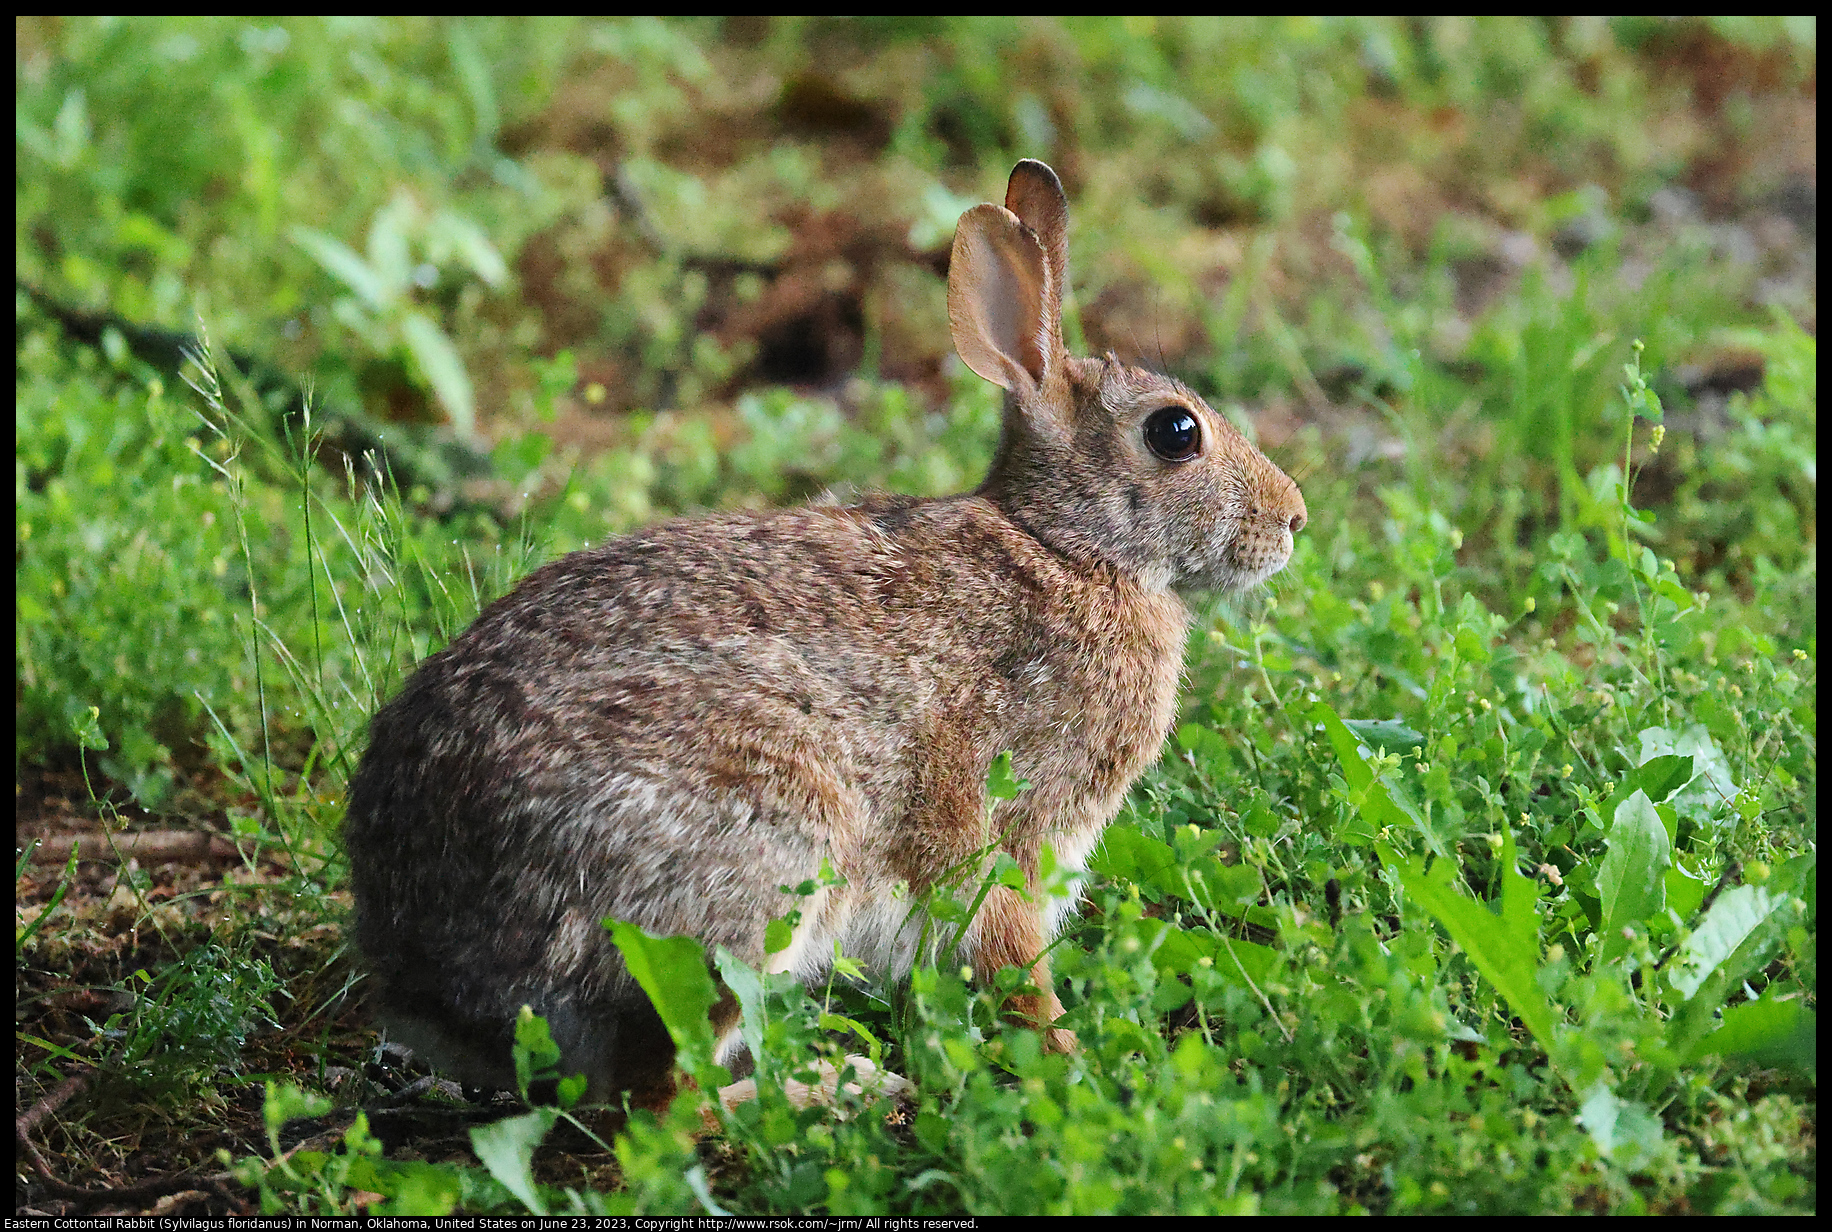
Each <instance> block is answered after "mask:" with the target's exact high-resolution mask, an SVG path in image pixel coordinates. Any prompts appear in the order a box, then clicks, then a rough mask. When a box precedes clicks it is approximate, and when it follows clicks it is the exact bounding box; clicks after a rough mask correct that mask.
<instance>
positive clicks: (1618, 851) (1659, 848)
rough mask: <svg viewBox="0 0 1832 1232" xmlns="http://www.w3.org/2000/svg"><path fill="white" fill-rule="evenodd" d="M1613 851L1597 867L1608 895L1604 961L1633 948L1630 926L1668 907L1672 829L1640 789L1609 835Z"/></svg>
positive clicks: (1601, 887) (1604, 895)
mask: <svg viewBox="0 0 1832 1232" xmlns="http://www.w3.org/2000/svg"><path fill="white" fill-rule="evenodd" d="M1604 841H1605V843H1607V845H1608V847H1609V852H1608V854H1606V855H1605V856H1604V857H1603V862H1602V864H1601V865H1599V866H1598V868H1597V891H1598V893H1599V895H1600V896H1601V897H1602V900H1603V930H1602V931H1603V961H1604V962H1609V961H1611V960H1613V959H1614V958H1616V957H1617V956H1618V955H1620V954H1622V953H1624V952H1625V951H1627V949H1628V947H1629V942H1628V938H1627V937H1626V936H1624V930H1625V929H1627V928H1628V927H1629V926H1630V925H1634V924H1640V925H1642V926H1643V927H1642V930H1641V931H1642V932H1643V933H1645V932H1646V931H1647V929H1646V925H1645V921H1647V920H1648V919H1650V918H1651V917H1652V916H1653V915H1654V914H1655V913H1656V912H1658V911H1661V910H1662V909H1664V908H1665V906H1666V881H1665V874H1666V871H1667V869H1668V868H1669V867H1670V866H1671V865H1672V863H1673V858H1672V848H1671V846H1670V845H1669V844H1668V842H1667V829H1666V827H1665V826H1663V825H1662V824H1661V823H1660V816H1659V814H1657V813H1656V812H1655V811H1654V805H1653V802H1652V801H1650V800H1649V799H1648V798H1647V795H1646V793H1644V792H1642V791H1640V790H1636V791H1635V792H1634V793H1632V794H1631V795H1630V796H1629V798H1628V799H1627V801H1625V802H1624V803H1623V804H1622V806H1621V807H1620V808H1618V809H1617V810H1616V819H1615V822H1614V823H1613V824H1612V825H1611V826H1610V828H1609V834H1608V836H1607V837H1606V838H1605V840H1604Z"/></svg>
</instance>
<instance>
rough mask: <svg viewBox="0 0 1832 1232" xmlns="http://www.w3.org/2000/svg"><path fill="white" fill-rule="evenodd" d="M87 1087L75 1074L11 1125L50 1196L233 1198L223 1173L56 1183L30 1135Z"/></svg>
mask: <svg viewBox="0 0 1832 1232" xmlns="http://www.w3.org/2000/svg"><path fill="white" fill-rule="evenodd" d="M88 1085H89V1075H88V1074H78V1075H76V1076H75V1077H74V1078H66V1079H65V1080H64V1081H63V1082H61V1083H59V1084H58V1085H57V1086H56V1087H54V1088H52V1090H51V1091H50V1092H49V1093H48V1094H47V1095H45V1097H44V1098H43V1099H41V1100H39V1101H38V1102H37V1103H36V1104H33V1105H32V1107H31V1108H30V1109H28V1110H27V1111H26V1112H25V1113H24V1114H23V1115H22V1116H20V1117H19V1119H18V1120H17V1121H15V1122H14V1123H13V1132H14V1136H15V1137H16V1139H17V1140H18V1143H19V1149H20V1150H21V1151H23V1152H25V1157H26V1159H28V1160H29V1161H31V1164H32V1170H33V1171H35V1172H37V1173H38V1176H39V1179H40V1180H41V1181H42V1182H43V1184H44V1186H45V1188H46V1189H48V1190H50V1191H51V1193H52V1194H53V1195H54V1196H56V1197H59V1198H67V1199H69V1200H71V1201H73V1202H81V1203H85V1204H88V1203H95V1202H134V1201H138V1200H140V1199H143V1198H161V1197H164V1196H166V1195H167V1194H174V1193H182V1192H183V1191H185V1190H187V1189H197V1188H199V1187H200V1186H208V1187H210V1188H211V1189H214V1190H216V1191H218V1192H219V1193H223V1194H224V1195H225V1196H231V1197H232V1196H233V1194H230V1193H229V1191H228V1189H227V1186H228V1185H229V1184H230V1183H231V1182H232V1181H234V1180H235V1175H234V1173H232V1172H226V1171H225V1172H211V1173H201V1172H195V1171H193V1172H178V1173H174V1174H172V1175H171V1176H156V1177H152V1178H151V1179H149V1180H145V1181H141V1182H140V1183H139V1184H137V1185H123V1186H120V1187H118V1188H114V1189H82V1188H79V1187H78V1186H75V1185H71V1184H69V1183H67V1182H65V1181H62V1180H60V1179H58V1176H57V1174H56V1173H54V1172H53V1171H51V1165H50V1164H49V1163H47V1162H46V1161H45V1157H44V1155H43V1153H42V1152H40V1151H39V1149H38V1144H37V1143H35V1142H33V1141H32V1131H33V1130H34V1129H36V1128H37V1127H38V1125H39V1123H40V1122H41V1121H43V1120H44V1119H45V1118H46V1117H48V1116H50V1115H51V1114H52V1113H53V1112H56V1111H57V1110H58V1109H59V1108H60V1107H62V1106H63V1105H64V1104H67V1103H69V1102H70V1100H71V1098H72V1097H73V1096H75V1095H76V1094H77V1093H78V1092H80V1091H82V1090H83V1089H84V1088H86V1087H87V1086H88ZM342 1134H343V1130H341V1129H333V1130H328V1131H326V1132H325V1133H322V1134H318V1135H316V1136H314V1137H311V1138H307V1139H306V1140H305V1141H303V1142H300V1143H298V1144H297V1145H295V1146H294V1147H293V1148H292V1150H289V1151H287V1152H286V1153H285V1154H283V1155H281V1156H280V1158H279V1159H278V1160H276V1161H275V1162H276V1163H278V1162H281V1161H283V1160H286V1159H290V1158H291V1157H292V1156H293V1155H294V1154H295V1153H296V1152H298V1151H302V1150H305V1149H306V1148H307V1147H311V1148H313V1149H316V1148H318V1147H321V1146H328V1145H329V1144H330V1143H331V1142H333V1141H335V1140H336V1139H337V1138H339V1137H341V1136H342Z"/></svg>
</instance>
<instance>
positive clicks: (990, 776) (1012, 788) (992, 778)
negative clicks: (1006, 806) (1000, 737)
mask: <svg viewBox="0 0 1832 1232" xmlns="http://www.w3.org/2000/svg"><path fill="white" fill-rule="evenodd" d="M1029 786H1030V780H1029V779H1021V778H1017V777H1015V776H1014V775H1013V774H1012V772H1011V751H1010V750H1009V749H1008V750H1006V751H1005V752H1003V753H1000V754H999V755H998V756H997V757H995V758H993V759H992V766H991V768H990V769H988V770H987V771H986V794H987V795H989V796H991V797H992V798H993V799H994V800H1016V799H1017V798H1018V793H1019V792H1021V791H1023V790H1024V789H1025V788H1026V787H1029Z"/></svg>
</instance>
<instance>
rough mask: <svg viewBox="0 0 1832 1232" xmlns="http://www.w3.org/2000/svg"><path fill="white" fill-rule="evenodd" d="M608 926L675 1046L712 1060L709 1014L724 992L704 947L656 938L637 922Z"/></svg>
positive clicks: (693, 942)
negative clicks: (712, 973)
mask: <svg viewBox="0 0 1832 1232" xmlns="http://www.w3.org/2000/svg"><path fill="white" fill-rule="evenodd" d="M606 923H607V924H608V926H609V927H610V930H611V939H612V940H613V941H615V942H616V943H617V948H618V949H619V950H621V951H623V961H624V963H625V965H626V966H628V967H629V969H630V975H631V977H632V978H633V979H634V980H635V981H636V982H637V984H639V985H641V987H642V990H643V991H644V992H646V993H648V994H649V1000H650V1001H652V1002H654V1004H655V1011H656V1013H658V1014H660V1015H661V1017H662V1022H663V1024H665V1025H666V1026H667V1028H668V1034H669V1035H670V1036H672V1037H673V1038H674V1045H675V1047H676V1048H679V1049H680V1050H681V1052H682V1053H683V1054H686V1055H687V1056H690V1057H692V1058H694V1059H695V1060H707V1059H710V1058H711V1056H712V1044H713V1039H712V1020H711V1018H710V1015H711V1013H712V1007H713V1003H714V1002H716V1001H717V1000H718V999H719V990H718V988H717V986H716V985H714V983H713V980H712V975H711V973H710V972H708V971H707V969H706V949H705V947H704V946H702V945H701V944H700V943H699V942H698V941H696V940H694V939H693V938H692V937H651V936H649V934H647V933H645V932H643V930H642V929H640V928H638V927H636V925H634V924H625V923H623V922H622V921H621V920H609V921H606ZM684 1059H685V1058H684Z"/></svg>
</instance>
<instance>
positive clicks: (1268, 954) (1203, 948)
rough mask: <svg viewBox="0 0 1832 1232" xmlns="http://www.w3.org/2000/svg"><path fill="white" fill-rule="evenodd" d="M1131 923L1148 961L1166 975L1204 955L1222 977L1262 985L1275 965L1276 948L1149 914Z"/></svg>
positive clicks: (1196, 962) (1185, 969)
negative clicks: (1181, 924) (1176, 923)
mask: <svg viewBox="0 0 1832 1232" xmlns="http://www.w3.org/2000/svg"><path fill="white" fill-rule="evenodd" d="M1131 927H1132V930H1133V935H1135V936H1137V937H1138V938H1139V940H1140V941H1142V942H1143V943H1144V944H1145V946H1146V948H1147V949H1149V950H1150V951H1151V961H1152V965H1153V966H1155V967H1156V968H1157V969H1158V970H1159V971H1162V972H1164V973H1165V974H1167V975H1188V974H1190V972H1191V971H1192V970H1194V969H1195V968H1196V967H1198V966H1201V965H1202V964H1203V960H1204V959H1207V960H1208V965H1209V966H1211V967H1213V968H1214V970H1215V973H1216V974H1217V975H1219V976H1220V977H1221V978H1222V979H1224V980H1227V981H1228V982H1230V983H1233V984H1240V985H1243V986H1245V985H1246V984H1248V983H1251V984H1253V985H1256V986H1259V987H1261V988H1263V987H1265V982H1266V979H1267V978H1268V977H1269V976H1270V975H1271V974H1272V972H1273V971H1274V970H1276V969H1277V966H1278V961H1279V956H1278V951H1276V950H1273V949H1270V948H1268V947H1266V946H1263V945H1256V944H1254V943H1253V942H1251V941H1240V940H1237V939H1235V938H1233V937H1223V936H1221V935H1220V934H1218V933H1213V932H1210V931H1209V930H1207V929H1201V928H1180V927H1178V926H1177V925H1175V924H1171V923H1168V922H1167V921H1164V920H1160V919H1156V918H1153V917H1150V916H1147V917H1145V918H1143V919H1140V920H1138V921H1137V922H1136V923H1134V924H1133V925H1132V926H1131Z"/></svg>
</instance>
